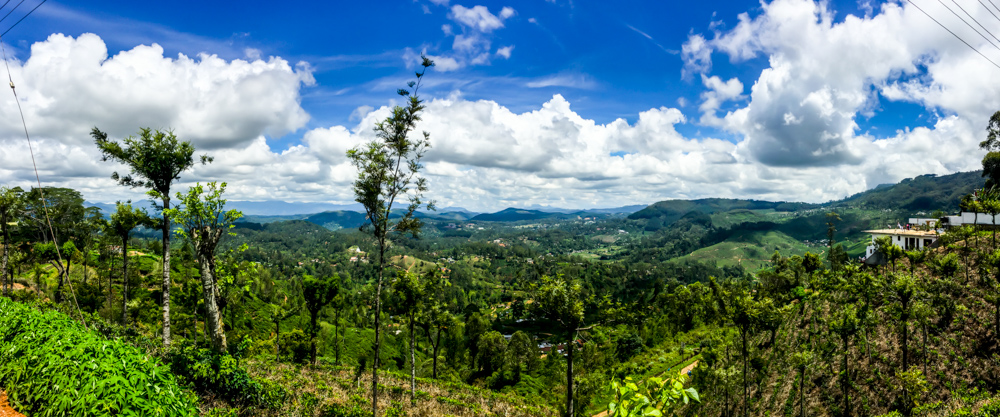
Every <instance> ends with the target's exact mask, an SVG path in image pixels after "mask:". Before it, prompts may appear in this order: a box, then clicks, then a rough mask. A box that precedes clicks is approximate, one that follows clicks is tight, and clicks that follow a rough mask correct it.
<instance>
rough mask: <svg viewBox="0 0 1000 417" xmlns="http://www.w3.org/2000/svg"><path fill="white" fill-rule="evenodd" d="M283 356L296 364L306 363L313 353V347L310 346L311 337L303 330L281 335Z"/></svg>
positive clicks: (294, 330)
mask: <svg viewBox="0 0 1000 417" xmlns="http://www.w3.org/2000/svg"><path fill="white" fill-rule="evenodd" d="M279 346H281V356H282V357H283V358H285V359H291V361H292V362H295V363H300V364H302V363H306V362H308V361H309V357H310V355H311V353H312V345H310V344H309V336H306V334H305V333H303V332H302V329H293V330H292V331H290V332H284V333H282V334H281V341H280V343H279Z"/></svg>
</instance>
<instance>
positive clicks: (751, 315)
mask: <svg viewBox="0 0 1000 417" xmlns="http://www.w3.org/2000/svg"><path fill="white" fill-rule="evenodd" d="M728 310H729V316H730V320H732V323H733V325H734V326H736V329H737V330H739V332H740V339H741V341H742V347H741V349H740V353H741V354H742V356H743V415H749V414H748V413H749V405H750V385H749V384H748V383H747V373H748V367H747V365H748V363H749V358H750V346H749V342H750V341H749V338H750V336H751V334H752V333H753V332H755V331H757V329H758V328H759V326H760V321H761V315H762V314H763V312H762V311H761V304H760V302H759V301H758V300H755V299H754V298H753V296H752V295H751V294H750V292H749V291H747V290H743V292H742V293H740V294H734V297H733V299H732V302H731V304H730V306H729V309H728Z"/></svg>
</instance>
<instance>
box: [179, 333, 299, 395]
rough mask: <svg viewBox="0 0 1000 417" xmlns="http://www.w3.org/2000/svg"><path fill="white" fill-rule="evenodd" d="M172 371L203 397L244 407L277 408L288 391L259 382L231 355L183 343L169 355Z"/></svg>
mask: <svg viewBox="0 0 1000 417" xmlns="http://www.w3.org/2000/svg"><path fill="white" fill-rule="evenodd" d="M170 370H171V371H172V372H173V373H174V374H175V375H177V376H178V378H180V379H181V381H182V382H183V383H185V384H186V385H189V386H191V387H192V388H194V389H195V390H197V391H199V392H201V393H210V394H214V395H216V396H218V397H220V398H222V399H225V400H226V401H229V402H231V403H234V404H237V405H241V406H264V407H271V408H274V407H277V406H279V405H280V404H281V402H282V401H283V400H284V398H285V395H286V394H285V391H284V389H282V388H281V387H280V386H277V385H275V384H274V383H272V382H270V381H258V380H256V379H254V378H252V377H251V376H250V374H248V373H247V371H246V369H244V368H243V367H241V366H240V364H239V361H237V359H236V358H235V357H233V356H231V355H229V354H219V353H217V352H215V351H213V350H210V349H203V348H198V347H196V346H194V345H193V344H190V343H182V344H179V345H177V346H175V347H174V349H173V350H172V351H171V352H170Z"/></svg>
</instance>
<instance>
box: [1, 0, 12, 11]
mask: <svg viewBox="0 0 1000 417" xmlns="http://www.w3.org/2000/svg"><path fill="white" fill-rule="evenodd" d="M7 3H10V0H7V1H5V2H3V6H0V10H3V8H4V7H7Z"/></svg>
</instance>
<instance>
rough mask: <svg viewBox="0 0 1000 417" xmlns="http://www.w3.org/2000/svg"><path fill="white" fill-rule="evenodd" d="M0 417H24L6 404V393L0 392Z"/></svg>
mask: <svg viewBox="0 0 1000 417" xmlns="http://www.w3.org/2000/svg"><path fill="white" fill-rule="evenodd" d="M0 417H25V416H24V414H21V413H18V412H17V410H14V408H12V407H11V406H10V403H8V402H7V393H6V392H3V391H0Z"/></svg>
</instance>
